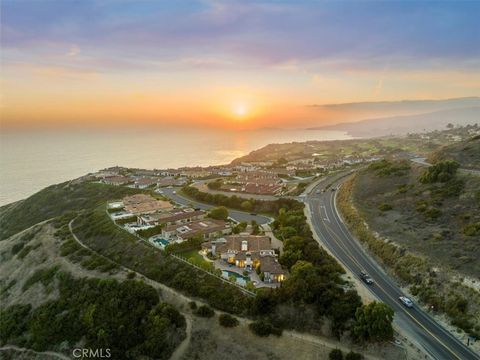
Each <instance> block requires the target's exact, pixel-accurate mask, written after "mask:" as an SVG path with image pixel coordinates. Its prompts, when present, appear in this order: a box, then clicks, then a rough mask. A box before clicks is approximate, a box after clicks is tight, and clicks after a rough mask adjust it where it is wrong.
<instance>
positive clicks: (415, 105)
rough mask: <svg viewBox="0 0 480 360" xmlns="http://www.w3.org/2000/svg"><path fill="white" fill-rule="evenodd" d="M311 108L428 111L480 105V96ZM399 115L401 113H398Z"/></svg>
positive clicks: (330, 105)
mask: <svg viewBox="0 0 480 360" xmlns="http://www.w3.org/2000/svg"><path fill="white" fill-rule="evenodd" d="M308 106H309V107H311V108H319V109H328V110H335V111H373V112H374V111H385V112H396V113H397V112H398V113H400V112H408V113H410V114H413V113H417V114H419V113H426V112H433V111H440V110H448V109H454V108H455V109H456V108H467V107H477V106H480V97H478V96H471V97H463V98H454V99H445V100H402V101H373V102H352V103H342V104H325V105H308ZM397 115H399V114H397Z"/></svg>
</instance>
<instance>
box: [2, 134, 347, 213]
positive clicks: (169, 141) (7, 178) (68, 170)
mask: <svg viewBox="0 0 480 360" xmlns="http://www.w3.org/2000/svg"><path fill="white" fill-rule="evenodd" d="M0 136H1V141H0V168H1V169H2V172H1V174H0V205H5V204H8V203H11V202H14V201H17V200H21V199H24V198H26V197H28V196H30V195H32V194H34V193H35V192H37V191H39V190H41V189H43V188H45V187H47V186H49V185H52V184H56V183H60V182H63V181H67V180H70V179H74V178H77V177H79V176H82V175H85V174H87V173H89V172H94V171H97V170H100V169H103V168H106V167H110V166H115V165H119V166H125V167H137V168H147V169H153V168H159V169H161V168H169V167H170V168H177V167H182V166H196V165H201V166H208V165H216V164H225V163H229V162H230V161H232V160H233V159H235V158H236V157H239V156H242V155H245V154H247V153H249V152H250V151H252V150H255V149H257V148H260V147H262V146H264V145H267V144H270V143H285V142H292V141H307V140H338V139H348V138H350V137H349V136H348V135H346V134H345V133H343V132H339V131H320V130H315V131H314V130H274V129H271V130H270V129H268V130H248V131H228V130H185V129H182V130H174V129H169V130H160V129H156V130H132V129H129V130H116V131H106V130H101V131H85V130H82V131H72V130H70V131H52V132H30V133H29V132H18V133H15V132H12V133H3V134H1V135H0Z"/></svg>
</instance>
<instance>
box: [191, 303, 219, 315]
mask: <svg viewBox="0 0 480 360" xmlns="http://www.w3.org/2000/svg"><path fill="white" fill-rule="evenodd" d="M195 315H197V316H200V317H204V318H211V317H213V316H214V315H215V311H213V309H212V308H211V307H210V306H207V305H202V306H200V307H199V308H198V309H197V311H195Z"/></svg>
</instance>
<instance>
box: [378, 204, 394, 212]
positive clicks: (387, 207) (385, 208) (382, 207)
mask: <svg viewBox="0 0 480 360" xmlns="http://www.w3.org/2000/svg"><path fill="white" fill-rule="evenodd" d="M392 209H393V207H392V205H390V204H386V203H383V204H380V205H378V210H380V211H388V210H392Z"/></svg>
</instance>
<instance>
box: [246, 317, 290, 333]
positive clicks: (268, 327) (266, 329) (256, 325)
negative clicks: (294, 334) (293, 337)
mask: <svg viewBox="0 0 480 360" xmlns="http://www.w3.org/2000/svg"><path fill="white" fill-rule="evenodd" d="M248 327H249V329H250V330H251V331H252V332H253V333H254V334H255V335H257V336H260V337H267V336H269V335H270V334H273V335H275V336H281V335H282V329H280V328H277V327H274V326H273V325H272V324H271V323H269V322H267V321H265V320H258V321H255V322H252V323H250V324H249V325H248Z"/></svg>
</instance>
